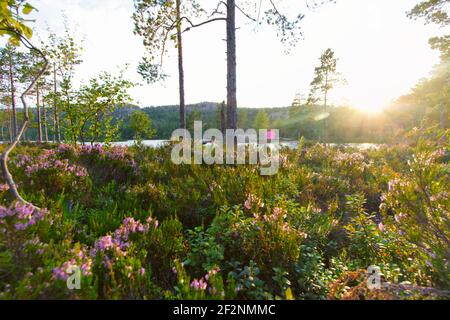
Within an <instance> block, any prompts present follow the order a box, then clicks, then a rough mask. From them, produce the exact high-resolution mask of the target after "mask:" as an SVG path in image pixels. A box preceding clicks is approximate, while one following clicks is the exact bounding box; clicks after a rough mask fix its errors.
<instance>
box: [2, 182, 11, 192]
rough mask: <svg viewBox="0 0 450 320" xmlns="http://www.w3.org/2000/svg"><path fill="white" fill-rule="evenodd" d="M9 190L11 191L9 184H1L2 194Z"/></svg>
mask: <svg viewBox="0 0 450 320" xmlns="http://www.w3.org/2000/svg"><path fill="white" fill-rule="evenodd" d="M7 190H9V186H8V184H6V183H2V184H0V192H5V191H7Z"/></svg>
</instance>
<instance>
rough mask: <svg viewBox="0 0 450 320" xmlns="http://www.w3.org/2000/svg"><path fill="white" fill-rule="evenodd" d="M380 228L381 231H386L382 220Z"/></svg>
mask: <svg viewBox="0 0 450 320" xmlns="http://www.w3.org/2000/svg"><path fill="white" fill-rule="evenodd" d="M378 229H379V230H380V231H381V232H384V230H385V228H384V224H383V223H382V222H380V223H379V224H378Z"/></svg>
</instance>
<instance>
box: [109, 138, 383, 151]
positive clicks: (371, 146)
mask: <svg viewBox="0 0 450 320" xmlns="http://www.w3.org/2000/svg"><path fill="white" fill-rule="evenodd" d="M167 142H168V140H144V141H142V143H143V144H144V145H145V146H149V147H160V146H162V145H164V144H165V143H167ZM134 143H135V140H128V141H118V142H113V145H115V146H131V145H133V144H134ZM280 144H281V145H283V146H286V147H288V148H291V149H296V148H297V146H298V142H297V141H282V142H281V143H280ZM329 145H330V146H339V145H342V146H347V147H352V148H357V149H360V150H368V149H378V148H379V147H380V145H379V144H375V143H342V144H337V143H329Z"/></svg>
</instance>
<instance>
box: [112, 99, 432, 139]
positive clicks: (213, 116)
mask: <svg viewBox="0 0 450 320" xmlns="http://www.w3.org/2000/svg"><path fill="white" fill-rule="evenodd" d="M220 107H221V104H220V103H214V102H202V103H198V104H193V105H188V106H187V107H186V110H187V127H188V129H190V130H192V128H193V122H194V121H195V120H201V121H202V122H203V128H204V130H207V129H210V128H218V129H220V128H221V124H220ZM138 109H139V108H138V107H137V106H132V107H131V106H130V107H125V108H121V109H119V110H118V113H117V115H115V118H116V119H120V120H122V122H123V125H122V126H121V130H120V137H121V139H122V140H129V139H132V138H133V132H132V130H131V129H130V128H129V126H128V125H127V123H128V122H129V117H130V115H131V114H132V112H133V111H134V110H138ZM141 110H143V111H145V112H146V113H147V114H148V115H149V116H150V118H151V119H152V125H153V128H155V129H156V135H155V136H154V137H153V138H154V139H169V138H170V136H171V134H172V132H173V131H174V130H175V129H177V128H178V127H179V109H178V106H177V105H172V106H159V107H146V108H141ZM258 114H260V115H261V114H263V115H264V116H263V118H264V117H265V116H267V119H268V124H269V128H272V129H279V130H280V136H281V138H282V139H286V140H297V139H299V137H301V136H304V137H305V138H306V139H309V140H323V138H324V130H327V136H328V139H327V140H328V142H336V143H351V142H356V143H357V142H372V143H385V142H389V141H392V139H393V138H394V137H396V136H402V134H403V133H404V132H405V131H408V130H410V129H411V128H413V127H416V126H420V122H421V120H422V119H423V117H424V111H423V109H422V108H417V107H416V106H414V107H413V106H409V105H403V106H397V107H396V108H389V109H386V110H384V111H383V112H381V113H379V114H371V115H369V114H367V113H365V112H361V111H359V110H357V109H354V108H350V107H332V106H331V107H328V108H327V113H324V111H323V107H322V106H306V105H303V106H298V107H282V108H239V109H238V128H241V129H249V128H258V123H255V119H257V118H260V117H258ZM256 122H258V120H256Z"/></svg>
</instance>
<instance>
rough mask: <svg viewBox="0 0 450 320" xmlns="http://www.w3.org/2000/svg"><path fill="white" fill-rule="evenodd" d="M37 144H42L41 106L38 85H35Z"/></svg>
mask: <svg viewBox="0 0 450 320" xmlns="http://www.w3.org/2000/svg"><path fill="white" fill-rule="evenodd" d="M36 112H37V126H38V127H37V134H38V136H37V142H38V143H42V123H41V105H40V101H39V85H38V84H36Z"/></svg>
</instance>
